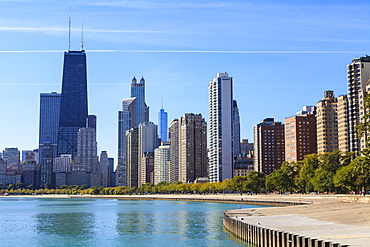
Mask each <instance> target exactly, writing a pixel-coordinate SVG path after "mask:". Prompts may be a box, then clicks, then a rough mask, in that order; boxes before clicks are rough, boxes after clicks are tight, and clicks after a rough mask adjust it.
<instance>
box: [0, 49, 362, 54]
mask: <svg viewBox="0 0 370 247" xmlns="http://www.w3.org/2000/svg"><path fill="white" fill-rule="evenodd" d="M64 51H65V50H28V51H25V50H23V51H5V50H2V51H1V50H0V53H38V52H41V53H48V52H49V53H53V52H64ZM86 52H87V53H89V52H98V53H119V52H122V53H225V54H351V53H361V54H363V53H367V51H288V50H286V51H226V50H86Z"/></svg>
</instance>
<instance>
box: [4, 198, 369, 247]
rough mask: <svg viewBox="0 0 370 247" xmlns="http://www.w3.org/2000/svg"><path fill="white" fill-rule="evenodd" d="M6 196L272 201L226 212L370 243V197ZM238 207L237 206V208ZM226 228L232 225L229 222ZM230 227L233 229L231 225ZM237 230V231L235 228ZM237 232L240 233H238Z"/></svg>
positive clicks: (311, 234) (326, 236)
mask: <svg viewBox="0 0 370 247" xmlns="http://www.w3.org/2000/svg"><path fill="white" fill-rule="evenodd" d="M6 197H15V198H16V197H22V198H25V197H28V198H100V199H125V200H188V201H208V202H225V203H235V204H256V205H271V206H277V207H267V208H252V209H235V210H228V211H227V212H225V215H226V217H229V218H231V219H234V220H238V221H243V222H248V224H251V225H256V226H263V227H264V228H266V229H273V230H279V231H283V232H289V233H292V234H293V235H299V236H308V237H312V238H314V239H322V240H325V241H330V242H333V243H334V242H335V243H342V244H343V246H345V245H348V246H369V243H370V200H369V197H360V196H347V195H300V194H293V195H275V194H272V195H247V194H243V195H239V194H225V195H224V194H218V195H193V194H170V195H168V194H161V195H33V196H31V195H24V196H13V195H12V196H6ZM361 200H363V202H361ZM365 200H366V201H367V203H366V201H365ZM286 206H289V207H286ZM238 207H239V206H236V208H238ZM224 223H225V222H224ZM226 228H228V227H227V226H226ZM228 230H231V232H233V231H232V229H230V227H229V228H228ZM233 233H234V234H235V232H233ZM236 235H238V234H237V233H236ZM260 246H263V245H260Z"/></svg>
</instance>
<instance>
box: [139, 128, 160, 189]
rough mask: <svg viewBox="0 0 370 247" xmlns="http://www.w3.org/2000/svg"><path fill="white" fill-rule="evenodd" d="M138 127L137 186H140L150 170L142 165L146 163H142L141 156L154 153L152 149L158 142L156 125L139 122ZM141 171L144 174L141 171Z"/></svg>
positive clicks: (144, 181)
mask: <svg viewBox="0 0 370 247" xmlns="http://www.w3.org/2000/svg"><path fill="white" fill-rule="evenodd" d="M138 129H139V135H138V186H139V187H140V186H141V185H142V184H144V183H146V178H147V177H148V174H146V172H147V171H148V172H150V170H149V169H146V167H144V166H145V165H146V164H147V163H142V161H143V159H142V158H144V157H145V156H147V155H148V153H154V149H156V148H157V147H158V146H159V144H160V142H159V138H158V126H157V125H156V124H154V123H153V122H145V123H140V124H139V127H138ZM143 171H144V172H145V174H143V173H142V172H143Z"/></svg>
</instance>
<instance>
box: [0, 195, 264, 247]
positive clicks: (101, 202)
mask: <svg viewBox="0 0 370 247" xmlns="http://www.w3.org/2000/svg"><path fill="white" fill-rule="evenodd" d="M248 207H260V206H252V205H242V208H248ZM236 208H238V204H227V203H210V202H188V201H130V200H117V199H87V198H55V199H54V198H45V199H44V198H0V238H1V244H0V245H1V246H245V244H244V243H242V242H240V241H238V240H237V239H236V238H234V237H233V236H232V235H231V234H230V233H228V232H226V230H225V229H224V228H223V224H222V218H223V211H224V210H229V209H236Z"/></svg>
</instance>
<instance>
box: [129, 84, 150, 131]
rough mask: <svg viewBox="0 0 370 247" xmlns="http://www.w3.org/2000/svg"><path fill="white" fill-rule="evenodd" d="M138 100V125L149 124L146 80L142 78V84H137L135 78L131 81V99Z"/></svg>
mask: <svg viewBox="0 0 370 247" xmlns="http://www.w3.org/2000/svg"><path fill="white" fill-rule="evenodd" d="M134 97H135V98H136V125H135V126H133V127H137V126H139V124H140V123H145V122H149V107H148V106H147V105H146V103H145V80H144V77H141V79H140V82H139V83H137V80H136V78H135V77H134V78H133V79H132V81H131V98H134Z"/></svg>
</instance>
